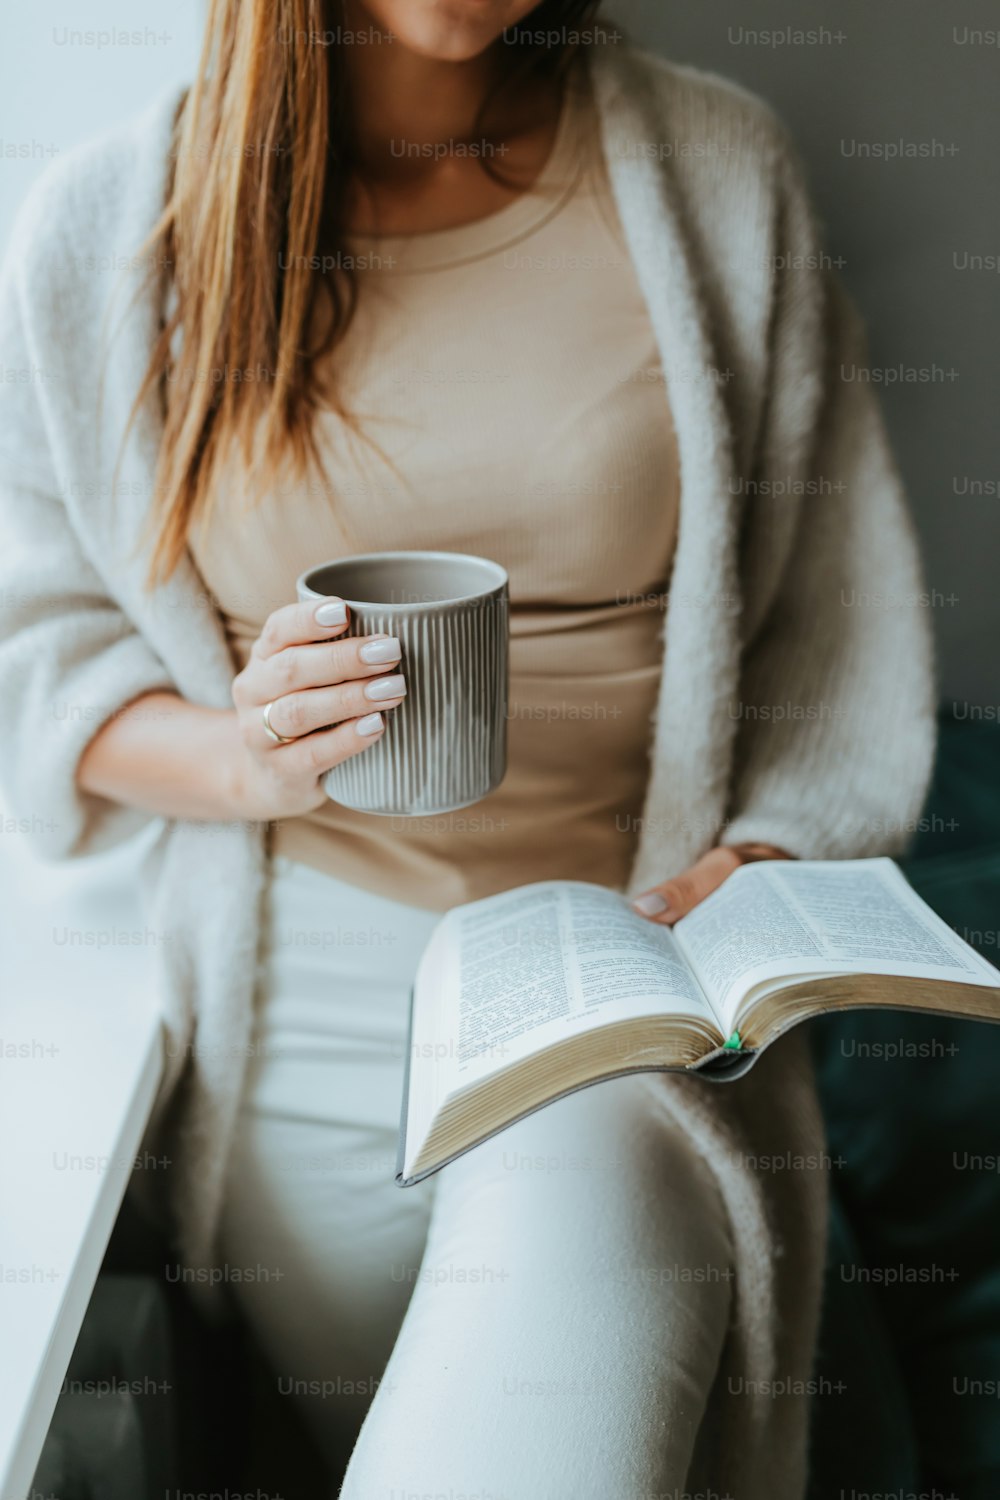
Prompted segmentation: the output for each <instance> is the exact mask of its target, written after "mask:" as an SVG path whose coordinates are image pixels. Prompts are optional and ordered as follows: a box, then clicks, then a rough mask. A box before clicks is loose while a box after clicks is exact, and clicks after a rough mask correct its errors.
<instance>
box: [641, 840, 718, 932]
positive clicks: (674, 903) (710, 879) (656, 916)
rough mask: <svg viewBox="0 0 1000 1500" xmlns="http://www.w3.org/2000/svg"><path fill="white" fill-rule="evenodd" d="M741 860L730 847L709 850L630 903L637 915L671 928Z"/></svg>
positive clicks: (714, 888) (716, 888)
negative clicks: (682, 869) (679, 871)
mask: <svg viewBox="0 0 1000 1500" xmlns="http://www.w3.org/2000/svg"><path fill="white" fill-rule="evenodd" d="M742 863H743V861H742V859H741V858H740V856H739V854H738V853H737V852H736V851H735V850H734V849H723V848H718V849H710V850H709V851H708V853H707V854H703V855H702V857H701V859H699V860H696V861H695V863H694V864H693V865H689V867H688V868H687V869H686V870H684V871H683V872H682V873H681V874H680V875H675V876H674V877H673V878H672V879H671V880H664V881H662V882H661V884H660V885H654V886H653V887H652V889H651V890H648V891H645V892H644V893H643V894H642V895H641V896H636V897H634V899H633V901H632V906H633V909H634V910H635V911H637V912H638V913H639V915H640V916H641V917H648V918H649V920H650V921H651V922H659V923H660V924H661V926H666V927H672V926H673V924H674V923H675V922H677V921H679V919H680V918H681V917H683V916H685V915H686V913H687V912H689V911H692V910H693V909H694V908H695V907H696V906H697V905H698V903H699V901H704V899H705V897H706V896H710V895H711V894H712V892H713V891H715V890H718V888H719V886H720V885H721V884H722V882H723V881H724V880H725V879H726V878H727V877H728V876H730V875H731V874H732V873H733V871H734V870H736V869H738V868H739V866H740V865H741V864H742Z"/></svg>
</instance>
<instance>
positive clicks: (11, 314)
mask: <svg viewBox="0 0 1000 1500" xmlns="http://www.w3.org/2000/svg"><path fill="white" fill-rule="evenodd" d="M29 273H30V264H28V263H27V262H26V259H25V257H24V255H22V254H20V253H19V249H18V242H17V240H16V238H15V241H14V242H13V247H12V251H11V253H10V255H9V256H8V259H7V262H6V264H5V267H4V270H3V274H2V276H0V360H2V363H3V366H4V371H3V374H4V378H3V380H2V381H0V539H2V542H0V705H2V713H3V731H2V733H0V802H2V816H3V818H4V820H5V822H6V823H7V824H8V825H9V826H10V828H11V829H12V830H14V831H16V832H17V833H19V834H21V835H23V836H24V838H25V839H26V841H27V842H28V843H29V844H30V845H32V846H33V847H34V849H35V851H36V852H37V853H39V854H41V855H42V856H43V857H45V858H49V859H58V858H64V857H67V856H70V855H76V854H92V853H95V852H97V851H98V850H100V849H102V848H106V847H108V846H110V845H112V844H114V843H117V842H119V841H120V840H122V839H124V838H126V837H128V836H129V835H131V834H133V833H135V832H137V831H138V830H139V828H141V827H142V826H143V825H144V824H146V823H148V822H150V821H151V818H150V816H149V815H147V814H144V813H140V812H136V811H134V810H131V809H128V808H125V807H122V806H119V805H118V804H116V803H112V802H109V801H106V800H104V799H103V798H97V797H92V796H89V795H86V794H84V793H81V792H80V790H79V789H78V787H77V786H76V781H75V777H76V769H77V765H78V762H79V760H80V757H81V755H82V754H83V752H84V750H85V749H86V747H87V745H88V744H89V743H90V741H91V739H92V738H93V737H94V735H95V734H96V733H97V732H98V730H99V729H100V728H101V727H102V726H103V725H104V724H105V723H106V722H107V721H108V720H109V719H110V718H112V717H113V715H114V714H115V713H117V712H119V711H120V710H121V709H122V708H123V707H125V706H126V705H127V704H128V703H130V702H133V701H134V700H135V699H136V698H138V697H140V696H141V695H142V694H144V693H148V692H151V691H154V690H156V689H169V688H170V687H171V680H170V676H169V673H168V672H167V670H166V668H165V667H164V665H163V663H162V662H161V661H160V660H159V659H158V658H157V657H156V655H155V654H154V653H153V652H152V651H151V650H150V648H149V647H148V645H147V644H146V642H145V641H144V640H143V639H142V637H141V636H140V635H139V634H138V632H137V631H136V630H135V629H134V628H133V626H132V624H131V622H130V621H129V620H128V619H127V618H126V616H125V615H124V614H123V613H122V611H121V610H120V609H119V608H118V606H117V605H116V604H115V603H114V602H113V601H112V599H110V598H109V597H108V593H107V590H106V588H105V587H104V584H103V582H102V579H101V577H100V575H99V573H98V571H97V570H96V568H95V566H94V565H93V563H92V562H91V561H90V559H89V558H88V556H87V554H86V552H85V550H84V548H83V546H82V545H81V543H80V540H79V538H78V536H77V534H76V532H75V530H74V527H73V524H72V521H71V519H70V516H69V514H68V512H67V507H66V506H65V504H64V503H63V501H62V498H61V492H60V481H59V477H58V474H57V455H56V451H55V441H54V437H53V434H52V433H51V432H49V431H48V430H47V423H46V418H45V413H44V411H43V403H42V401H41V399H40V391H41V389H42V388H43V386H44V383H45V382H46V381H47V380H56V379H58V378H60V372H59V371H58V369H56V368H55V367H54V366H55V363H56V362H57V361H58V350H55V351H53V350H50V351H48V357H47V358H43V357H42V356H41V354H40V353H39V351H38V350H37V349H35V347H34V346H33V341H32V339H31V337H30V334H29V321H30V320H29V319H28V318H27V316H26V313H25V299H24V296H23V290H22V287H21V285H20V282H21V277H22V274H29Z"/></svg>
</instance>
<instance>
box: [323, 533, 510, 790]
mask: <svg viewBox="0 0 1000 1500" xmlns="http://www.w3.org/2000/svg"><path fill="white" fill-rule="evenodd" d="M298 594H299V598H300V599H301V600H307V599H322V598H326V597H327V595H330V594H335V595H336V596H337V597H338V598H340V599H343V600H344V601H345V602H346V603H347V605H348V606H349V608H350V624H349V626H348V635H377V634H379V633H380V632H384V633H385V634H386V635H394V636H398V638H399V642H400V645H401V647H402V651H403V659H402V662H401V663H400V670H401V671H402V672H403V673H404V675H405V677H406V697H405V698H404V699H403V701H402V703H401V704H400V705H399V707H398V708H394V709H391V710H390V711H389V712H388V713H387V714H386V716H385V721H386V728H385V733H384V734H383V735H382V737H381V738H380V739H378V740H377V741H376V742H375V744H373V745H371V746H370V747H369V748H368V749H367V750H363V751H362V752H361V753H360V754H359V755H355V756H352V757H351V759H350V760H346V761H344V762H343V763H342V764H341V765H339V766H334V768H333V770H332V771H328V772H327V774H326V777H325V778H324V781H323V787H324V790H325V791H326V794H327V796H328V797H330V798H331V800H332V801H334V802H340V803H342V804H343V806H345V807H353V808H355V809H356V810H357V811H358V812H368V813H392V814H395V815H397V816H399V815H410V816H413V817H423V816H425V815H427V814H430V813H443V812H452V811H453V810H454V809H455V808H458V807H468V805H469V804H470V803H472V802H478V801H479V800H480V798H481V797H485V796H486V794H487V793H488V792H492V791H493V790H494V788H496V787H498V786H499V785H500V782H501V781H502V780H503V776H504V772H505V771H506V769H507V672H508V668H507V643H508V606H507V574H506V573H505V572H504V570H503V568H501V567H500V565H499V564H498V563H495V562H490V561H489V560H488V559H487V558H485V557H471V556H468V555H466V554H465V553H462V552H370V553H366V554H363V555H361V556H358V557H344V558H340V559H338V560H336V561H334V562H328V563H321V564H320V565H319V566H318V567H315V568H310V569H309V570H308V572H306V573H303V574H302V577H301V578H300V579H299V580H298Z"/></svg>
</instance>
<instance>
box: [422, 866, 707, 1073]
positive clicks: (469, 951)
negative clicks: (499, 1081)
mask: <svg viewBox="0 0 1000 1500" xmlns="http://www.w3.org/2000/svg"><path fill="white" fill-rule="evenodd" d="M445 926H446V927H447V929H448V936H449V940H450V941H449V946H450V947H451V948H452V949H453V951H454V953H455V955H457V960H456V961H457V972H456V978H455V981H454V982H455V983H456V985H457V999H456V1009H457V1017H456V1026H457V1036H456V1046H455V1049H454V1058H455V1070H454V1072H455V1076H454V1078H453V1080H452V1086H458V1085H459V1084H465V1083H468V1082H470V1081H472V1080H474V1079H476V1078H479V1077H482V1076H484V1075H485V1074H487V1073H489V1072H493V1071H495V1070H497V1069H499V1068H501V1067H505V1066H508V1065H509V1064H510V1063H513V1062H517V1061H518V1060H519V1059H520V1058H523V1057H527V1056H529V1055H531V1054H532V1053H534V1052H536V1051H538V1050H539V1049H540V1048H541V1047H544V1046H547V1045H549V1044H550V1043H552V1042H554V1041H558V1040H560V1039H562V1038H563V1037H565V1036H566V1034H567V1033H568V1032H571V1031H581V1030H585V1029H588V1028H590V1027H594V1026H598V1025H604V1024H608V1023H610V1022H613V1021H621V1020H627V1019H631V1018H633V1017H636V1016H650V1015H664V1014H668V1015H678V1016H697V1017H698V1018H699V1019H700V1020H702V1021H703V1022H706V1023H708V1024H710V1025H711V1026H712V1027H713V1029H714V1028H715V1027H716V1026H717V1024H718V1023H717V1022H716V1021H715V1018H714V1017H713V1016H712V1014H711V1011H710V1009H709V1007H708V1005H707V1002H706V1000H705V997H704V995H703V994H702V993H701V991H700V989H699V987H698V984H697V982H696V981H695V979H694V978H693V976H692V974H691V972H690V970H689V968H688V966H687V964H686V963H685V961H684V959H683V958H682V957H681V955H680V953H679V951H678V948H677V943H676V940H675V938H674V936H673V933H672V932H671V931H670V930H669V929H668V928H665V927H654V926H653V925H652V924H651V923H649V922H645V921H643V919H642V918H641V917H638V916H636V915H635V913H634V912H633V911H632V910H631V908H630V907H629V905H628V903H627V902H626V901H625V899H624V897H622V896H620V895H618V894H617V893H616V892H614V891H609V890H606V889H605V888H603V887H601V886H596V885H587V884H584V883H582V882H581V883H577V882H569V881H545V882H542V883H540V884H538V885H533V886H525V887H522V888H520V889H519V890H516V891H509V892H505V893H504V894H503V895H500V896H491V897H489V898H487V899H486V900H484V901H477V902H473V903H471V904H470V905H468V906H461V907H456V908H455V910H454V911H452V912H450V913H449V915H448V916H447V917H446V918H445Z"/></svg>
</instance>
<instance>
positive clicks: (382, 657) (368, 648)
mask: <svg viewBox="0 0 1000 1500" xmlns="http://www.w3.org/2000/svg"><path fill="white" fill-rule="evenodd" d="M402 654H403V652H402V649H401V647H400V644H399V641H398V640H397V639H396V637H395V636H394V635H387V636H386V637H385V639H384V640H381V641H369V642H368V644H367V645H365V646H362V647H361V649H360V650H359V651H358V655H359V656H360V658H361V660H362V661H364V662H367V663H368V665H369V666H370V667H373V666H378V665H379V664H381V663H384V662H387V661H398V660H399V658H400V657H401V656H402Z"/></svg>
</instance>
